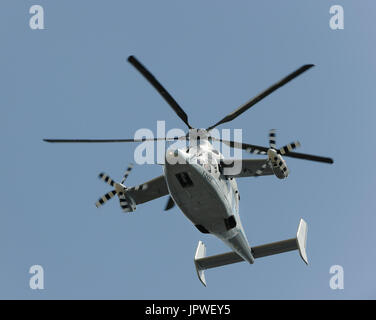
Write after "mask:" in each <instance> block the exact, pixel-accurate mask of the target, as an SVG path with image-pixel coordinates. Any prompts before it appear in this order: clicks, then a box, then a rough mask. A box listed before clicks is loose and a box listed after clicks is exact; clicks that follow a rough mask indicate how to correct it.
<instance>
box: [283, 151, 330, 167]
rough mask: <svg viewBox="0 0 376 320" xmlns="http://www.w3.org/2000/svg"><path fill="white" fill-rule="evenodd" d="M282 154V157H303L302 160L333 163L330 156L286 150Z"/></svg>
mask: <svg viewBox="0 0 376 320" xmlns="http://www.w3.org/2000/svg"><path fill="white" fill-rule="evenodd" d="M283 156H284V157H290V158H297V159H304V160H311V161H317V162H324V163H330V164H332V163H334V161H333V159H332V158H327V157H321V156H315V155H312V154H306V153H298V152H287V153H285V154H284V155H283Z"/></svg>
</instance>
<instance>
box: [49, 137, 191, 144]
mask: <svg viewBox="0 0 376 320" xmlns="http://www.w3.org/2000/svg"><path fill="white" fill-rule="evenodd" d="M186 139H187V137H186V136H182V137H173V138H167V137H165V138H143V139H43V141H45V142H50V143H108V142H144V141H176V140H186Z"/></svg>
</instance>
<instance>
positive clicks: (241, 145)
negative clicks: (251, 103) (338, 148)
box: [215, 139, 334, 163]
mask: <svg viewBox="0 0 376 320" xmlns="http://www.w3.org/2000/svg"><path fill="white" fill-rule="evenodd" d="M215 140H217V141H220V142H223V143H225V144H227V145H228V146H230V147H231V148H238V149H243V150H245V151H247V152H250V153H258V154H265V153H266V152H267V151H268V149H269V148H267V147H262V146H257V145H254V144H249V143H240V142H235V141H226V140H222V139H215ZM283 156H284V157H291V158H298V159H304V160H310V161H317V162H324V163H334V161H333V159H332V158H328V157H321V156H315V155H311V154H305V153H297V152H286V153H285V154H284V155H283Z"/></svg>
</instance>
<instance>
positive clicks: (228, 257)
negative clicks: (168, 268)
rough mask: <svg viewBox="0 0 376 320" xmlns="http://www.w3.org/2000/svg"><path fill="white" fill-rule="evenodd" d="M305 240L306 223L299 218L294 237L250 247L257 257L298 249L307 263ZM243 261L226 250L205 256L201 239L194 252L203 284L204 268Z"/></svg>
mask: <svg viewBox="0 0 376 320" xmlns="http://www.w3.org/2000/svg"><path fill="white" fill-rule="evenodd" d="M306 242H307V223H306V222H305V221H304V220H303V219H300V223H299V227H298V232H297V234H296V238H292V239H288V240H283V241H278V242H272V243H268V244H264V245H261V246H256V247H252V248H251V250H252V254H253V256H254V257H255V258H256V259H257V258H262V257H266V256H270V255H274V254H279V253H283V252H288V251H293V250H299V254H300V256H301V258H302V259H303V261H304V262H305V263H306V264H307V265H308V258H307V253H306ZM241 261H244V260H243V258H242V257H240V256H239V255H238V254H237V253H236V252H233V251H232V252H227V253H222V254H217V255H214V256H210V257H206V247H205V245H204V243H203V242H202V241H199V243H198V246H197V249H196V254H195V259H194V262H195V266H196V271H197V275H198V277H199V279H200V281H201V282H202V284H203V285H204V286H206V280H205V273H204V271H205V270H206V269H211V268H216V267H220V266H224V265H227V264H232V263H237V262H241Z"/></svg>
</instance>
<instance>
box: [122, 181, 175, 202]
mask: <svg viewBox="0 0 376 320" xmlns="http://www.w3.org/2000/svg"><path fill="white" fill-rule="evenodd" d="M126 193H127V194H128V195H129V196H130V197H131V198H132V199H133V200H134V202H135V204H136V205H137V204H141V203H144V202H148V201H151V200H154V199H157V198H160V197H163V196H166V195H168V194H169V191H168V188H167V184H166V180H165V178H164V176H163V175H161V176H159V177H156V178H154V179H152V180H149V181H147V182H145V183H143V184H140V185H138V186H134V187H131V188H129V189H128V190H127V192H126Z"/></svg>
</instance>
